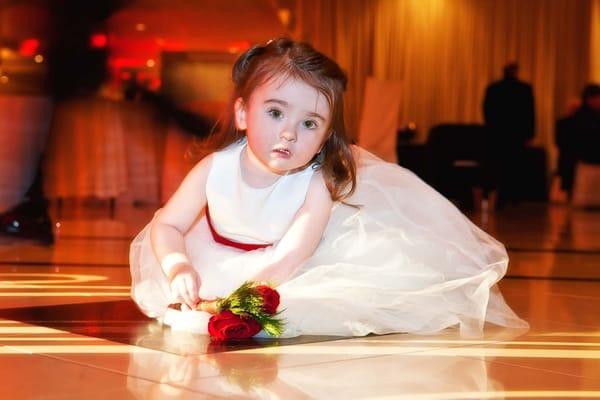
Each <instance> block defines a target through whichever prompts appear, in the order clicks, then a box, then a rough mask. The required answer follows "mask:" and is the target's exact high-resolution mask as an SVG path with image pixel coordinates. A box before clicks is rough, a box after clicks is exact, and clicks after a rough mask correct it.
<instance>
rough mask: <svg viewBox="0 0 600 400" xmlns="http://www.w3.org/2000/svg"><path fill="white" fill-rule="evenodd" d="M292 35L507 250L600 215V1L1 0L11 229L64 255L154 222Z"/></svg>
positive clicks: (556, 235)
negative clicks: (241, 67)
mask: <svg viewBox="0 0 600 400" xmlns="http://www.w3.org/2000/svg"><path fill="white" fill-rule="evenodd" d="M277 36H289V37H292V38H295V39H299V40H303V41H307V42H310V43H312V44H313V45H314V46H315V47H316V48H317V49H319V50H321V51H322V52H324V53H326V54H327V55H329V56H331V57H333V58H334V59H336V60H337V61H338V62H339V64H340V65H341V66H342V67H343V68H344V69H345V70H346V71H347V73H348V76H349V82H350V83H349V89H348V92H347V98H346V103H345V106H346V120H347V121H346V122H347V125H348V130H349V132H350V134H351V136H352V138H353V140H354V141H355V142H356V143H358V144H359V145H361V146H363V147H365V148H367V149H368V150H370V151H372V152H373V153H375V154H377V155H378V156H380V157H382V158H384V159H385V160H387V161H390V162H394V163H398V164H400V165H402V166H404V167H406V168H409V169H411V170H412V171H414V172H415V173H416V174H417V175H419V176H420V177H421V178H422V179H424V180H425V181H426V182H428V183H429V184H431V185H432V186H433V187H434V188H436V189H437V190H438V191H440V192H441V193H442V194H444V195H445V196H447V197H449V198H450V199H451V200H452V201H453V202H455V204H456V205H457V206H458V207H460V208H461V209H462V210H463V211H465V212H467V213H469V215H470V216H471V217H472V218H473V220H474V221H475V222H477V223H478V224H479V225H480V226H482V227H483V228H484V229H488V230H491V231H492V232H493V233H494V234H497V235H499V236H500V238H501V239H504V238H505V237H509V236H510V233H506V232H505V231H503V228H502V226H503V225H501V223H495V222H494V221H495V220H503V221H506V220H512V221H519V223H520V224H521V225H524V226H530V227H531V235H532V236H529V237H528V238H529V239H527V236H526V239H524V240H525V242H527V241H530V242H532V243H533V242H535V243H536V244H539V243H540V242H541V243H549V246H557V245H560V243H562V242H561V240H563V239H564V235H565V233H564V232H568V234H569V235H571V234H572V226H571V225H569V224H571V223H572V221H574V220H577V218H588V217H589V215H597V214H594V212H593V211H588V210H589V209H594V208H596V207H598V206H600V190H599V189H598V188H599V187H600V160H599V153H600V145H599V138H600V122H599V120H600V119H599V115H600V101H599V100H600V88H599V87H598V86H597V84H595V83H594V82H596V83H597V82H599V81H600V0H577V1H572V0H528V1H519V0H352V1H342V0H304V1H302V0H231V1H226V2H223V1H217V0H170V1H165V0H90V1H85V2H82V1H77V0H19V1H17V0H0V212H1V213H2V224H3V225H2V230H3V232H4V234H7V235H8V236H9V237H12V238H13V239H15V240H16V239H20V238H27V239H39V240H41V241H42V242H43V243H46V244H51V243H53V242H54V239H55V237H56V238H58V237H60V222H61V221H64V220H69V219H70V220H77V219H78V218H79V219H82V218H83V219H86V218H108V219H115V218H116V220H118V219H119V215H130V214H131V213H132V212H133V213H135V212H137V211H136V210H140V209H144V210H147V211H146V214H150V215H151V212H152V211H153V210H155V209H156V208H157V207H159V206H160V205H161V204H163V203H164V202H165V201H166V200H167V199H168V198H169V196H170V195H171V194H172V193H173V191H174V190H175V189H176V188H177V186H178V184H179V182H180V181H181V179H182V178H183V176H185V174H186V172H187V171H188V170H189V169H190V168H191V166H192V165H193V164H194V163H195V162H196V161H197V159H194V158H193V157H189V151H188V150H189V149H190V145H191V144H193V143H194V142H197V141H199V140H202V138H204V137H206V136H207V135H208V134H209V133H210V132H211V131H212V130H213V129H214V127H215V124H217V123H218V121H219V118H220V116H221V115H222V113H223V110H224V108H225V105H226V102H227V100H228V96H229V91H230V89H231V86H230V85H231V83H230V68H231V65H232V63H233V61H234V60H235V59H236V57H237V56H238V55H239V54H240V53H241V52H242V51H244V50H245V49H247V48H249V47H250V46H252V45H254V44H257V43H264V42H266V41H267V40H269V39H270V38H274V37H277ZM48 210H49V211H48ZM574 210H575V211H574ZM576 210H586V213H587V212H590V213H591V214H582V215H585V217H577V216H576V215H579V214H572V212H577V211H576ZM119 213H121V214H119ZM574 215H575V217H574ZM115 216H116V217H115ZM498 216H503V218H497V217H498ZM504 217H506V218H504ZM594 218H595V217H594ZM528 221H529V222H528ZM528 223H529V225H527V224H528ZM565 224H567V225H569V227H568V228H565ZM138 225H139V224H138ZM533 227H535V229H534V228H533ZM506 229H508V228H506ZM511 229H517V228H511ZM565 229H566V230H565ZM586 229H589V228H586ZM594 229H595V228H594ZM517 230H520V231H522V226H521V227H520V228H519V229H517ZM508 231H510V232H512V230H510V229H508ZM503 232H504V233H503ZM594 232H595V231H594ZM561 235H562V236H561ZM579 237H580V238H581V237H583V238H584V239H578V240H583V241H584V242H585V246H587V247H586V248H588V249H589V248H592V249H595V250H597V249H598V248H600V245H599V243H598V242H597V241H598V235H596V234H592V235H591V236H590V234H589V232H588V233H586V234H584V235H583V236H581V235H580V236H579ZM532 238H535V239H532ZM561 238H562V239H561ZM590 246H591V247H590ZM516 247H518V246H516ZM525 247H526V246H525Z"/></svg>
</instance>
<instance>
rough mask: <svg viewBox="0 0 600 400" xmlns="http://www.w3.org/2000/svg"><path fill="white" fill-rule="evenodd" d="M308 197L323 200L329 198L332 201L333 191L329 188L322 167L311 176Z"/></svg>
mask: <svg viewBox="0 0 600 400" xmlns="http://www.w3.org/2000/svg"><path fill="white" fill-rule="evenodd" d="M307 198H317V199H320V200H321V201H324V200H327V199H329V201H331V193H330V192H329V189H328V188H327V183H326V181H325V177H324V176H323V171H322V170H320V169H317V170H315V171H314V172H313V174H312V176H311V179H310V183H309V185H308V193H307Z"/></svg>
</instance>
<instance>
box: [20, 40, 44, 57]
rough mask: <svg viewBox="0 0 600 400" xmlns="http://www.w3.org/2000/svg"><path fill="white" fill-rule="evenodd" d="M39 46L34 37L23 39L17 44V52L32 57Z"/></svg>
mask: <svg viewBox="0 0 600 400" xmlns="http://www.w3.org/2000/svg"><path fill="white" fill-rule="evenodd" d="M39 47H40V41H39V40H37V39H34V38H29V39H25V40H23V41H22V42H21V45H20V46H19V54H21V55H22V56H23V57H32V56H33V55H35V54H36V53H37V50H38V48H39Z"/></svg>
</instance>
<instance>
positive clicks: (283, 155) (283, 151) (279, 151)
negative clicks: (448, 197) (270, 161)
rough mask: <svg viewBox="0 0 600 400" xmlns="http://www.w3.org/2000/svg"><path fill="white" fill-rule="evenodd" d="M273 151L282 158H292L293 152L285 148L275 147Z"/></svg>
mask: <svg viewBox="0 0 600 400" xmlns="http://www.w3.org/2000/svg"><path fill="white" fill-rule="evenodd" d="M273 153H275V155H277V156H278V157H281V158H290V157H291V156H292V152H291V151H290V150H289V149H285V148H278V149H273Z"/></svg>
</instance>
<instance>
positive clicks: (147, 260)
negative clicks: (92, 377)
mask: <svg viewBox="0 0 600 400" xmlns="http://www.w3.org/2000/svg"><path fill="white" fill-rule="evenodd" d="M245 146H246V142H245V141H241V142H238V143H235V144H233V145H231V146H229V147H228V148H226V149H224V150H222V151H220V152H216V153H214V158H213V163H212V166H211V170H210V172H209V175H208V180H207V183H206V195H207V202H208V209H209V215H210V222H211V224H212V228H213V229H214V230H215V231H216V233H217V235H218V236H222V237H224V238H227V239H230V240H232V241H236V242H241V243H248V244H257V245H261V244H263V245H264V244H273V245H272V246H267V247H264V248H260V249H256V250H252V251H244V250H240V249H237V248H234V247H231V246H227V245H223V244H221V243H217V242H216V241H215V239H214V237H213V234H212V233H211V231H210V226H209V224H208V223H207V217H206V212H205V211H206V210H204V211H203V212H202V213H201V214H200V215H199V216H198V218H197V219H196V221H195V223H194V224H193V226H192V227H191V228H190V230H189V231H188V232H187V233H186V234H185V245H186V250H187V252H188V256H189V258H190V260H191V261H192V264H193V266H194V268H195V269H196V270H197V271H198V273H199V275H200V277H201V280H202V283H201V287H200V297H201V298H207V299H210V298H214V297H216V296H227V295H228V294H229V293H231V292H232V291H233V290H235V289H236V288H237V287H238V286H239V285H240V284H241V283H243V282H244V281H246V280H247V279H250V278H251V277H252V276H254V275H255V274H256V273H257V272H258V271H260V269H261V268H263V267H264V266H266V265H268V264H269V260H270V259H271V257H273V254H274V249H275V248H276V246H277V242H278V240H279V239H280V238H281V237H282V236H283V234H284V233H285V232H286V230H287V228H288V227H289V225H290V224H291V222H292V221H293V218H294V215H295V214H296V212H297V211H298V209H299V208H300V207H301V206H302V204H303V202H304V199H305V197H306V193H307V191H308V187H309V183H310V180H311V178H312V175H313V173H314V170H313V168H311V167H308V168H306V169H304V170H302V171H300V172H297V173H293V174H288V175H285V176H282V177H281V178H279V179H278V180H277V181H276V182H275V183H274V184H273V185H271V186H269V187H266V188H253V187H250V186H248V185H247V184H246V183H245V182H244V181H243V179H242V175H241V170H240V155H241V152H242V150H243V149H244V147H245ZM353 151H354V155H355V158H356V161H357V188H356V191H355V193H354V194H353V195H352V196H351V197H349V198H348V199H347V200H346V202H347V203H349V204H353V205H359V207H358V208H356V207H351V206H348V205H345V204H342V203H335V204H334V206H333V209H332V212H331V217H330V219H329V222H328V225H327V227H326V229H325V232H324V234H323V237H322V239H321V241H320V243H319V246H318V248H317V250H316V251H315V253H314V254H313V255H312V256H311V257H310V258H309V259H308V260H306V261H305V262H304V263H303V264H302V266H301V268H300V269H299V271H298V272H297V273H296V274H295V275H294V276H293V277H292V278H291V279H289V280H288V281H286V282H284V283H282V284H281V285H279V286H278V287H277V290H278V291H279V293H280V296H281V306H280V310H284V311H283V312H282V314H281V316H282V318H284V319H285V332H284V335H283V336H284V337H293V336H298V335H303V334H313V335H317V334H318V335H342V336H363V335H367V334H369V333H376V334H384V333H392V332H409V333H417V334H431V333H435V332H437V331H440V330H442V329H445V328H448V327H451V326H458V327H459V328H460V332H461V334H464V335H468V336H473V335H479V334H481V332H482V329H483V325H484V322H485V321H489V322H492V323H494V324H498V325H502V326H507V327H518V328H523V327H526V326H527V323H526V322H525V321H523V320H521V319H520V318H519V317H517V316H516V315H515V314H514V312H513V311H512V310H511V309H510V308H509V307H508V305H507V304H506V303H505V302H504V299H503V298H502V295H501V294H500V292H499V290H498V288H497V287H496V286H495V284H496V283H497V282H498V280H500V279H501V278H502V276H504V274H505V273H506V270H507V266H508V256H507V254H506V251H505V249H504V246H503V245H502V244H501V243H499V242H498V241H496V240H495V239H494V238H492V237H491V236H489V235H488V234H487V233H485V232H483V231H482V230H481V229H479V228H478V227H477V226H475V225H474V224H473V223H471V222H470V221H469V219H468V218H466V217H465V216H464V215H463V214H461V212H460V211H459V210H458V209H457V208H456V207H455V206H454V205H453V204H452V203H450V202H449V201H448V200H446V199H445V198H444V197H443V196H441V195H440V194H439V193H437V192H436V191H435V190H433V189H432V188H431V187H429V186H428V185H427V184H425V183H424V182H423V181H421V180H420V179H419V178H418V177H417V176H416V175H414V174H413V173H412V172H410V171H408V170H406V169H404V168H402V167H400V166H398V165H395V164H391V163H387V162H385V161H383V160H381V159H379V158H377V157H375V156H374V155H372V154H370V153H368V152H367V151H365V150H364V149H361V148H359V147H354V148H353ZM191 201H192V200H191ZM150 226H151V223H150V224H148V226H146V227H145V228H144V230H142V232H141V233H140V234H138V236H137V237H136V238H135V239H134V241H133V243H132V245H131V252H130V264H131V275H132V289H131V290H132V297H133V299H134V300H135V302H136V303H137V304H138V306H139V308H140V309H141V310H142V312H144V313H145V314H146V315H148V316H150V317H155V318H158V319H159V320H161V321H163V322H164V323H165V324H167V325H170V326H171V327H172V328H173V329H179V330H188V331H194V332H200V333H206V331H207V322H208V318H209V317H210V315H208V314H206V313H204V312H200V311H176V310H173V309H170V308H168V305H169V304H170V303H171V302H173V300H174V299H172V298H171V293H170V289H169V284H168V282H167V279H166V277H165V275H164V273H163V271H162V269H161V267H160V264H159V262H158V260H157V259H156V256H155V255H154V252H153V250H152V247H151V244H150V234H149V230H150Z"/></svg>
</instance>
